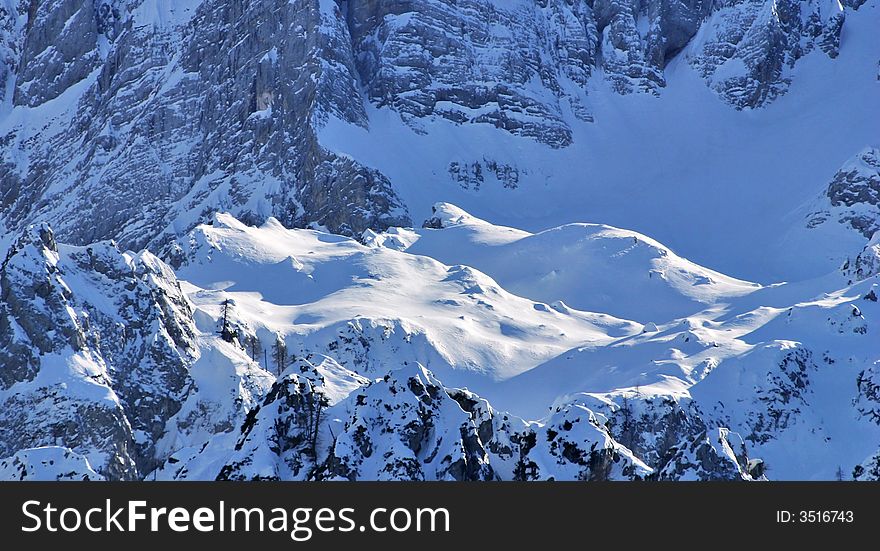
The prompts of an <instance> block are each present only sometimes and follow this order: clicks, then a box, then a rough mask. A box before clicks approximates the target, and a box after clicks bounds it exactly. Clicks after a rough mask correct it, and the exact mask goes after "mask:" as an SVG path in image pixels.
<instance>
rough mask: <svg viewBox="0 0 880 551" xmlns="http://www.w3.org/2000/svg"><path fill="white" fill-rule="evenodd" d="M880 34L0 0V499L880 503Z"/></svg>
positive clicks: (597, 4)
mask: <svg viewBox="0 0 880 551" xmlns="http://www.w3.org/2000/svg"><path fill="white" fill-rule="evenodd" d="M877 28H880V4H878V2H877V0H866V1H859V0H848V1H846V2H843V3H838V2H837V1H836V0H833V1H829V0H800V1H797V0H725V1H719V2H708V1H701V0H693V1H687V2H681V1H668V0H644V1H641V0H640V1H635V0H615V1H613V2H609V1H605V0H564V1H563V0H504V1H502V0H457V1H454V2H453V1H451V0H407V1H402V0H370V1H367V0H297V1H295V2H290V1H287V0H258V1H251V2H243V1H240V0H186V1H177V2H172V1H169V0H40V1H24V0H22V1H18V0H0V226H2V229H3V231H2V234H0V259H2V264H0V479H15V480H24V479H37V480H40V479H58V480H100V479H109V480H116V479H122V480H130V479H147V480H153V479H155V480H187V479H198V480H202V479H222V480H266V479H283V480H376V479H378V480H550V479H555V480H571V479H576V480H607V479H614V480H618V479H622V480H716V479H723V480H766V479H769V480H778V479H810V480H813V479H833V478H835V477H842V478H846V479H858V480H864V479H873V478H878V477H880V459H878V458H880V341H878V340H877V337H876V333H877V332H878V331H880V327H878V319H880V305H878V301H877V296H878V293H880V231H878V230H880V158H878V156H880V153H878V147H880V125H878V122H880V80H878V79H880V76H878V75H880V74H878V62H880V61H878V60H880V42H878V41H877V40H876V29H877Z"/></svg>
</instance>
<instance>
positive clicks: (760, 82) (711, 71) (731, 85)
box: [690, 0, 844, 109]
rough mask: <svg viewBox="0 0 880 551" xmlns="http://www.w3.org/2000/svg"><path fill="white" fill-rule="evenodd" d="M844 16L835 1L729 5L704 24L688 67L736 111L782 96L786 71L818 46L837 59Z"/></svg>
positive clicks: (758, 0)
mask: <svg viewBox="0 0 880 551" xmlns="http://www.w3.org/2000/svg"><path fill="white" fill-rule="evenodd" d="M843 22H844V12H843V11H842V10H841V9H840V5H839V4H838V3H837V1H836V0H833V1H827V0H815V1H813V0H811V1H806V2H802V1H797V0H784V1H781V2H777V1H766V0H732V1H727V2H721V3H720V4H719V5H718V6H717V8H716V9H715V10H714V12H713V13H712V15H711V16H710V17H709V18H708V19H707V20H706V21H705V22H704V23H703V26H702V27H703V28H702V32H701V33H700V36H699V37H698V38H697V39H696V42H695V44H694V47H693V53H692V54H691V56H690V62H691V64H692V65H693V66H694V67H695V68H696V69H697V70H698V71H699V72H700V73H701V74H702V75H703V77H704V78H705V79H706V81H707V83H708V84H709V86H710V87H711V88H712V89H713V90H715V91H716V92H718V94H719V95H720V96H721V97H722V98H723V99H724V100H725V101H727V102H728V103H730V104H731V105H733V106H734V107H736V108H737V109H743V108H753V107H760V106H761V105H763V104H765V103H767V102H769V101H772V100H774V99H775V98H776V97H778V96H779V95H781V94H784V93H785V91H786V89H787V88H788V86H789V85H790V83H791V78H790V75H789V71H790V69H791V68H792V67H793V66H794V64H795V63H796V62H797V60H798V59H800V58H801V57H802V56H803V55H804V54H806V53H808V52H810V51H811V50H812V49H813V48H815V47H817V46H818V47H819V48H820V49H821V50H822V51H823V52H825V53H826V54H827V55H828V56H830V57H837V53H838V47H839V45H840V32H841V28H842V27H843Z"/></svg>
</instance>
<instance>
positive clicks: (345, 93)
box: [0, 0, 409, 248]
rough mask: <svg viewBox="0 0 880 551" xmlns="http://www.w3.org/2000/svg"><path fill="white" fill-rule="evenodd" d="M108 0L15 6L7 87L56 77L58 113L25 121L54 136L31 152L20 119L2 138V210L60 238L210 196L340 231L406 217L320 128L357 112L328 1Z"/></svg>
mask: <svg viewBox="0 0 880 551" xmlns="http://www.w3.org/2000/svg"><path fill="white" fill-rule="evenodd" d="M117 4H120V5H118V6H117ZM121 4H122V2H117V3H114V4H112V5H111V6H110V7H107V6H108V4H106V3H102V4H101V5H100V6H97V5H95V4H94V3H92V2H86V3H85V4H82V3H78V2H73V1H72V0H71V1H65V2H61V1H58V2H44V3H41V4H39V9H38V10H36V12H34V13H33V14H28V15H27V16H26V21H27V23H26V25H25V27H24V28H23V29H22V31H21V32H23V33H24V34H25V38H24V41H23V44H24V50H23V52H22V53H21V56H20V59H19V61H18V62H17V64H16V67H17V73H18V78H17V80H16V88H15V103H16V104H21V105H24V104H26V105H30V106H37V105H42V104H44V103H46V102H47V101H49V100H52V99H53V98H58V96H60V95H61V93H62V92H64V91H65V90H68V96H71V95H72V97H71V100H70V102H67V101H64V100H62V99H58V101H55V102H54V104H58V105H59V106H61V105H63V110H67V115H68V116H69V117H70V119H71V124H70V125H69V128H68V127H64V126H62V127H60V128H49V129H38V130H36V132H37V133H38V134H39V135H40V138H41V139H43V140H46V141H47V142H51V143H52V145H53V147H52V148H51V149H49V150H46V151H43V152H42V153H40V154H39V155H37V156H36V157H38V159H37V158H33V159H32V158H31V154H32V153H34V151H32V149H31V145H29V144H28V143H25V142H27V140H28V138H29V137H30V136H25V135H23V134H29V132H30V129H23V128H20V127H19V128H15V129H13V130H12V131H11V133H10V134H8V135H7V136H5V137H4V138H3V139H4V143H6V144H7V147H6V149H7V154H5V155H4V159H3V160H2V162H3V163H5V168H4V170H3V171H2V174H3V176H0V178H2V182H3V186H2V188H3V190H4V196H3V198H2V204H3V206H4V210H5V211H7V215H6V219H7V224H9V225H12V226H16V225H18V224H19V223H20V222H21V221H23V220H24V219H25V218H30V219H33V217H34V215H37V216H38V217H40V218H44V219H49V220H52V221H53V225H54V226H55V227H56V230H57V231H59V232H60V233H62V234H63V235H64V236H65V238H66V240H67V241H68V242H77V243H87V242H93V241H96V240H100V239H106V238H110V237H113V238H115V239H117V240H118V241H119V242H121V243H123V244H124V245H125V246H127V247H131V248H140V247H142V246H143V245H145V244H147V243H148V242H150V241H151V240H157V239H158V240H159V241H162V240H163V239H164V238H162V237H161V236H160V234H161V233H162V231H163V229H164V228H166V227H167V226H168V225H169V224H172V222H174V223H175V224H174V227H171V228H169V232H171V233H172V234H176V233H177V232H179V231H181V230H184V231H185V230H187V229H189V228H190V227H192V226H193V225H194V224H195V223H196V222H198V221H199V220H200V219H201V218H202V217H203V216H206V215H207V213H210V212H211V211H214V210H217V209H218V208H221V207H222V208H224V209H225V210H233V211H235V212H236V213H237V214H238V215H239V216H240V217H241V218H243V219H246V220H249V221H256V220H262V219H265V218H266V217H267V216H268V215H275V216H276V217H277V218H279V219H280V220H281V221H283V222H284V223H285V224H288V225H290V226H297V225H299V226H302V225H306V224H309V223H312V222H317V223H319V224H322V225H324V226H326V227H328V228H330V229H331V230H333V231H337V232H340V233H344V234H350V235H352V234H357V233H360V232H362V231H363V230H364V229H366V228H367V227H375V228H385V227H388V226H390V225H407V224H408V223H409V219H408V215H407V213H406V209H405V208H404V207H403V206H402V205H401V204H400V202H399V201H398V200H397V198H396V196H395V194H394V191H393V190H392V188H391V184H390V182H389V181H388V179H387V178H386V177H384V176H383V175H381V174H380V173H378V172H376V171H375V170H371V169H369V168H367V167H364V166H361V165H359V164H358V163H357V162H356V161H353V160H352V159H350V158H344V157H339V156H337V155H336V154H334V153H332V152H330V151H327V150H326V149H324V148H323V147H322V146H320V145H319V144H318V143H317V139H316V136H315V128H316V125H318V124H320V122H321V120H322V119H323V118H325V117H326V116H327V115H328V114H330V113H333V114H335V115H337V116H340V117H341V118H343V119H345V120H349V121H354V122H358V123H361V124H365V115H364V111H363V107H362V105H361V99H360V95H359V93H358V92H357V89H356V88H355V76H354V73H353V69H352V67H353V64H352V60H351V57H350V50H348V49H347V44H346V42H347V31H346V28H345V22H344V20H343V19H342V16H341V14H340V12H339V10H338V9H337V8H336V7H335V5H333V4H332V3H329V4H328V3H327V2H318V1H317V0H313V1H307V0H301V1H298V2H293V3H291V2H287V1H282V0H264V1H261V2H241V1H236V2H225V1H224V2H219V1H218V2H215V1H213V0H210V1H209V0H206V1H205V2H201V3H198V2H183V3H179V4H175V5H173V6H171V5H169V6H166V7H165V8H163V9H166V8H167V10H168V13H165V14H162V17H159V18H157V17H156V14H154V13H152V12H150V10H149V9H148V8H150V5H151V4H150V3H141V2H129V3H127V4H126V5H125V6H123V5H121ZM108 10H109V11H108ZM67 21H69V22H70V25H68V26H66V27H65V26H64V23H65V22H67ZM99 26H100V28H101V29H102V30H103V34H99V33H98V28H99ZM218 37H222V38H218ZM346 52H349V53H346ZM68 58H70V59H75V60H76V62H75V63H65V60H67V59H68ZM77 83H79V84H78V85H77V88H76V89H77V91H73V89H74V84H77ZM80 87H86V88H85V90H84V91H82V90H80ZM62 112H63V111H62ZM23 158H27V160H23ZM22 163H24V164H22ZM74 167H75V168H74ZM53 185H55V186H57V187H56V188H55V189H51V188H52V186H53ZM72 209H73V210H77V211H78V212H81V213H82V216H81V217H80V218H79V219H78V220H73V219H70V218H69V217H67V216H65V213H67V212H70V211H71V210H72ZM83 220H89V223H87V224H83V223H82V221H83Z"/></svg>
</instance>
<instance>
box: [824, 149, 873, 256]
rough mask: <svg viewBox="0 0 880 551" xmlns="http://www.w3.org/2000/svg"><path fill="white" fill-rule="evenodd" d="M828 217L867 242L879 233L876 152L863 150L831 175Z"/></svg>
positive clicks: (827, 193)
mask: <svg viewBox="0 0 880 551" xmlns="http://www.w3.org/2000/svg"><path fill="white" fill-rule="evenodd" d="M826 195H827V197H828V200H829V201H830V202H831V207H832V208H831V216H832V217H833V218H836V220H837V221H838V222H840V223H842V224H848V225H850V226H852V228H853V229H854V230H856V231H858V232H859V233H861V234H862V235H864V236H865V237H867V238H868V239H870V238H871V236H872V235H874V233H875V232H877V231H878V230H880V149H878V148H876V147H866V148H865V149H863V150H862V151H861V152H860V153H859V154H858V155H856V156H855V157H853V158H852V159H850V160H849V161H848V162H847V163H846V164H845V165H844V166H843V167H841V169H840V170H839V171H838V172H837V174H835V175H834V178H833V179H832V180H831V183H830V184H829V185H828V191H827V192H826Z"/></svg>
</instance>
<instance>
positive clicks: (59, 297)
mask: <svg viewBox="0 0 880 551" xmlns="http://www.w3.org/2000/svg"><path fill="white" fill-rule="evenodd" d="M0 291H2V292H0V401H2V405H3V407H2V411H3V414H2V421H3V422H2V423H0V455H2V456H4V457H5V456H11V455H13V454H14V453H15V452H17V451H18V450H22V449H27V448H34V447H39V446H46V445H55V444H56V443H58V442H62V443H63V444H64V446H65V447H67V448H69V449H70V450H72V452H73V453H77V454H81V455H83V456H84V457H86V458H88V460H89V463H90V464H91V465H92V468H94V469H95V471H97V472H98V473H100V474H101V475H102V476H104V477H106V478H109V479H134V478H138V477H139V476H142V475H143V474H144V473H146V472H149V471H150V470H152V469H154V468H155V467H156V465H157V464H158V462H159V461H161V459H162V457H161V455H162V452H160V451H159V450H157V443H158V442H159V440H160V439H161V438H162V437H163V436H164V435H165V433H166V430H167V429H168V428H169V424H170V423H171V420H172V419H173V418H174V417H175V415H176V414H177V413H178V412H180V411H181V408H182V406H183V405H184V404H186V403H187V400H193V399H198V396H199V388H198V385H197V384H195V382H194V381H193V379H192V378H191V376H190V373H189V369H190V367H191V366H192V365H193V363H194V362H195V361H196V359H197V357H198V355H199V353H200V351H199V347H198V346H197V344H196V328H195V324H194V322H193V319H192V316H193V313H192V310H191V308H190V305H189V302H188V301H187V299H186V298H185V296H184V295H183V293H182V291H181V289H180V285H179V283H178V282H177V279H176V277H175V276H174V273H173V272H172V271H171V269H170V268H168V266H166V265H165V264H163V263H162V262H161V261H159V260H158V259H157V258H156V257H154V256H153V255H151V254H150V253H148V252H144V253H140V254H137V255H132V254H130V253H122V252H120V251H119V250H118V249H117V248H116V247H115V245H114V244H113V243H99V244H96V245H91V246H88V247H68V246H59V245H58V244H57V243H56V242H55V237H54V233H53V232H52V230H51V229H50V228H49V227H48V226H35V227H32V228H30V229H29V230H28V231H27V232H26V233H25V234H24V235H23V236H22V237H21V238H20V239H18V240H17V241H16V242H15V244H14V245H13V246H12V248H11V249H10V250H9V252H8V253H7V255H6V258H5V260H4V261H3V263H2V266H0ZM244 405H246V404H243V406H244ZM234 414H235V410H234V409H232V408H230V411H227V412H225V413H224V414H223V415H226V416H228V415H232V416H234ZM236 423H237V421H236ZM181 425H182V423H180V422H176V424H175V427H174V428H175V430H176V431H183V432H185V431H184V427H181ZM229 428H230V430H231V428H232V427H231V426H230V427H229Z"/></svg>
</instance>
